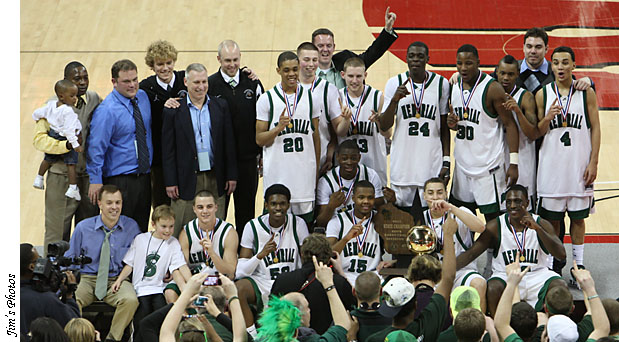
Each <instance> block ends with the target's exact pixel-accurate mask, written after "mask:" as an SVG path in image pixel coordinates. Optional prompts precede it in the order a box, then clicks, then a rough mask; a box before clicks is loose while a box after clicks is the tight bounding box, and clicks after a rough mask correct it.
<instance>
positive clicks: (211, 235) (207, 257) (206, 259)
mask: <svg viewBox="0 0 619 342" xmlns="http://www.w3.org/2000/svg"><path fill="white" fill-rule="evenodd" d="M218 224H219V219H216V220H215V227H217V225H218ZM215 227H213V230H212V231H211V233H210V234H209V237H208V239H209V240H211V243H213V235H215ZM198 232H199V233H200V240H202V239H204V236H203V235H202V229H201V228H200V227H198ZM202 252H203V253H204V260H205V261H206V262H207V263H208V259H210V256H209V255H208V252H207V251H206V249H205V248H202Z"/></svg>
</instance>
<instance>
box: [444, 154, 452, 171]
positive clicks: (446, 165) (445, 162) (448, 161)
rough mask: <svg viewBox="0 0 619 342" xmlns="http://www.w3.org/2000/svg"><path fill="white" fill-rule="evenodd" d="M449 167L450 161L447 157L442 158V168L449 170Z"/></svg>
mask: <svg viewBox="0 0 619 342" xmlns="http://www.w3.org/2000/svg"><path fill="white" fill-rule="evenodd" d="M450 166H451V159H450V158H449V156H443V168H445V169H449V167H450Z"/></svg>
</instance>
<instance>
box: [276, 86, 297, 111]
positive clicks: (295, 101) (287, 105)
mask: <svg viewBox="0 0 619 342" xmlns="http://www.w3.org/2000/svg"><path fill="white" fill-rule="evenodd" d="M300 87H301V86H300V85H298V84H297V89H296V90H295V91H294V106H293V109H292V110H291V109H290V103H289V102H288V94H286V93H285V92H284V87H282V85H281V83H280V85H279V88H280V89H281V90H282V94H283V95H284V102H285V103H286V111H287V112H288V117H289V118H290V120H292V117H293V116H294V113H295V112H296V111H297V105H298V104H299V102H297V100H298V99H299V88H300Z"/></svg>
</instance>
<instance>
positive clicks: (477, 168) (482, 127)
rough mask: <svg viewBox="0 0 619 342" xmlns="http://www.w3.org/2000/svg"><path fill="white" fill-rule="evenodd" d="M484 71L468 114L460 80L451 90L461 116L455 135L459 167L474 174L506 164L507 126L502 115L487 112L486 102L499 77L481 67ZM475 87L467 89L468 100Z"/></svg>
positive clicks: (453, 104) (453, 100)
mask: <svg viewBox="0 0 619 342" xmlns="http://www.w3.org/2000/svg"><path fill="white" fill-rule="evenodd" d="M480 73H481V79H480V80H479V84H478V85H477V88H476V90H475V91H474V93H473V95H472V99H471V101H470V102H469V106H468V110H467V115H464V112H465V111H464V104H463V101H462V96H461V93H460V85H459V82H458V83H456V84H454V86H453V88H452V90H451V105H452V107H453V109H454V114H456V115H457V116H458V118H459V119H460V121H458V130H457V133H456V138H455V147H454V159H455V160H456V164H457V165H458V168H460V169H461V170H462V172H464V173H465V174H466V175H467V176H472V177H476V176H484V175H488V174H489V171H490V170H493V169H495V168H497V167H503V153H504V147H503V145H504V142H503V127H502V126H501V125H499V118H498V116H499V115H498V114H491V113H489V112H487V111H486V108H485V103H484V100H485V99H486V94H487V92H488V88H489V87H490V84H491V83H492V82H495V80H494V79H493V78H492V77H490V76H488V75H487V74H485V73H483V72H481V71H480ZM472 90H473V89H469V90H465V91H464V92H463V93H464V94H463V96H464V100H465V101H466V99H467V98H468V96H469V94H470V92H471V91H472ZM464 116H466V117H467V118H466V119H465V118H464Z"/></svg>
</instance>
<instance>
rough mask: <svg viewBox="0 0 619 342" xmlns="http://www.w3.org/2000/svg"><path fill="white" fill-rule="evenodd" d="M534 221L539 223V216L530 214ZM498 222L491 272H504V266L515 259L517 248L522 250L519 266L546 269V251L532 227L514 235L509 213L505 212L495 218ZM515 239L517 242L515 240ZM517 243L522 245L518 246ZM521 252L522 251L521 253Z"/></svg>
mask: <svg viewBox="0 0 619 342" xmlns="http://www.w3.org/2000/svg"><path fill="white" fill-rule="evenodd" d="M531 216H533V219H534V220H535V222H537V223H538V224H540V221H541V219H540V217H539V216H538V215H535V214H532V215H531ZM496 219H497V223H498V225H497V226H498V230H499V231H498V232H497V236H498V241H497V245H496V246H495V248H494V258H493V260H492V272H493V273H496V272H500V273H505V266H507V265H509V264H511V263H513V262H515V261H516V253H518V251H519V248H522V249H523V250H524V251H525V252H524V261H520V266H521V267H527V266H531V271H536V270H539V269H548V255H549V253H548V251H547V250H546V247H544V244H543V243H542V241H541V240H540V239H539V238H538V237H537V232H536V231H535V230H534V229H531V228H528V229H525V230H524V231H522V232H516V233H515V234H516V235H515V237H514V231H513V230H512V228H513V226H512V225H511V224H510V222H509V214H508V213H505V214H503V215H501V216H499V217H497V218H496ZM516 239H517V240H518V241H519V242H516ZM523 240H524V243H523ZM519 244H520V245H521V246H522V247H519ZM521 254H522V253H521Z"/></svg>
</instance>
